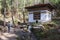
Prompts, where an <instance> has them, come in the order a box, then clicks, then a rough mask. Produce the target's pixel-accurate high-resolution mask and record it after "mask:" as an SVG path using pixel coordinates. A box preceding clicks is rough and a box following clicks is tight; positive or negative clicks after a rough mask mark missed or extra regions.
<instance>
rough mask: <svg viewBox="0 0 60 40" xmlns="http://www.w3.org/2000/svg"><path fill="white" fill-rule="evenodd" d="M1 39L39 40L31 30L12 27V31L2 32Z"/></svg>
mask: <svg viewBox="0 0 60 40" xmlns="http://www.w3.org/2000/svg"><path fill="white" fill-rule="evenodd" d="M0 40H37V39H36V38H35V36H34V35H33V34H32V33H31V34H30V33H29V32H27V31H26V32H25V31H23V30H22V29H19V28H12V27H11V30H10V32H9V33H8V32H5V33H2V34H0Z"/></svg>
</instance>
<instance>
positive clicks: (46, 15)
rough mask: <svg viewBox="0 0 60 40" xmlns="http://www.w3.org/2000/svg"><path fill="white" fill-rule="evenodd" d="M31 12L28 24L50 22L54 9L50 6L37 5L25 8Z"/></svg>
mask: <svg viewBox="0 0 60 40" xmlns="http://www.w3.org/2000/svg"><path fill="white" fill-rule="evenodd" d="M25 9H27V10H28V11H29V14H28V16H29V18H28V22H49V21H51V20H52V19H51V18H52V14H53V13H54V12H52V11H53V10H54V7H53V6H52V5H50V4H37V5H33V6H29V7H25Z"/></svg>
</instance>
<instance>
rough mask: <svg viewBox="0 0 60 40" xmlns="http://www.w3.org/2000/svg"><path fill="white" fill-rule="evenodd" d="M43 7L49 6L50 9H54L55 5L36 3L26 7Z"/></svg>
mask: <svg viewBox="0 0 60 40" xmlns="http://www.w3.org/2000/svg"><path fill="white" fill-rule="evenodd" d="M41 7H48V8H50V9H54V7H53V6H52V5H51V4H36V5H33V6H28V7H25V9H34V8H41Z"/></svg>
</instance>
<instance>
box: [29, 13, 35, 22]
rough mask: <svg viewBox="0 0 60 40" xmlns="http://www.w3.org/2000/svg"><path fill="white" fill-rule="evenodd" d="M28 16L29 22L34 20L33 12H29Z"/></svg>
mask: <svg viewBox="0 0 60 40" xmlns="http://www.w3.org/2000/svg"><path fill="white" fill-rule="evenodd" d="M28 16H29V20H28V21H29V22H35V20H34V19H33V14H29V15H28Z"/></svg>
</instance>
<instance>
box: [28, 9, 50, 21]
mask: <svg viewBox="0 0 60 40" xmlns="http://www.w3.org/2000/svg"><path fill="white" fill-rule="evenodd" d="M44 11H46V13H44ZM39 12H41V14H40V16H41V19H40V20H38V22H47V21H51V13H49V11H48V10H41V11H39ZM28 16H29V22H36V20H34V19H33V12H30V13H29V14H28Z"/></svg>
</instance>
